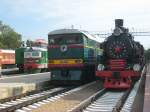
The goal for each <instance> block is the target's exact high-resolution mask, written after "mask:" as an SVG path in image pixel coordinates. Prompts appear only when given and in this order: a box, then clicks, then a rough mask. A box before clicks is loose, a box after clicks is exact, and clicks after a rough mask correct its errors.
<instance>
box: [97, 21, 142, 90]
mask: <svg viewBox="0 0 150 112" xmlns="http://www.w3.org/2000/svg"><path fill="white" fill-rule="evenodd" d="M101 48H103V50H104V55H103V61H101V62H99V64H98V66H97V71H96V76H97V77H100V78H101V79H103V80H104V88H129V87H130V86H131V85H132V82H134V81H135V80H137V79H138V78H139V77H140V72H141V69H142V67H143V65H144V48H143V46H142V45H141V44H140V43H139V42H136V41H134V37H133V36H132V35H131V34H130V33H129V30H128V29H127V28H125V27H123V20H122V19H116V20H115V29H114V31H113V33H112V35H110V36H109V37H107V38H106V40H105V41H104V42H103V43H102V44H101Z"/></svg>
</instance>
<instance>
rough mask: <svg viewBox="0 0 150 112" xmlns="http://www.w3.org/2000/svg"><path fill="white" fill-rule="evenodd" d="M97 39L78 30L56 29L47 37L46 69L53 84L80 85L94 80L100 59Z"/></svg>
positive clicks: (100, 52)
mask: <svg viewBox="0 0 150 112" xmlns="http://www.w3.org/2000/svg"><path fill="white" fill-rule="evenodd" d="M99 45H100V41H99V39H98V38H96V37H94V36H93V35H91V34H89V33H88V32H86V31H80V30H78V29H59V30H55V31H52V32H50V33H49V34H48V68H49V70H50V72H51V80H52V82H54V83H55V84H60V83H61V84H68V83H69V84H70V83H74V82H75V84H77V82H78V83H82V82H86V81H90V80H93V79H95V67H96V64H97V62H98V60H101V56H102V53H103V51H102V49H100V48H99Z"/></svg>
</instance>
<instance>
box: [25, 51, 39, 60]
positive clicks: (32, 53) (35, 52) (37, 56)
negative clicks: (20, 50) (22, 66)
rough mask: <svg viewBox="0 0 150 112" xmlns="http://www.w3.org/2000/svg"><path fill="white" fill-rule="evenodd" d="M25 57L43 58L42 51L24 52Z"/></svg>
mask: <svg viewBox="0 0 150 112" xmlns="http://www.w3.org/2000/svg"><path fill="white" fill-rule="evenodd" d="M24 58H41V52H40V51H32V52H24Z"/></svg>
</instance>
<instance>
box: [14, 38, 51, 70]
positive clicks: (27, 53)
mask: <svg viewBox="0 0 150 112" xmlns="http://www.w3.org/2000/svg"><path fill="white" fill-rule="evenodd" d="M15 54H16V64H17V66H18V68H19V70H20V72H24V73H38V72H44V71H47V68H48V67H47V64H48V54H47V43H46V42H45V41H44V40H43V39H38V40H36V41H34V42H33V43H32V45H31V47H24V48H18V49H16V53H15Z"/></svg>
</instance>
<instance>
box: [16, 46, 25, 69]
mask: <svg viewBox="0 0 150 112" xmlns="http://www.w3.org/2000/svg"><path fill="white" fill-rule="evenodd" d="M25 49H26V48H17V49H16V50H15V61H16V62H15V63H16V65H17V67H18V68H19V72H24V51H25Z"/></svg>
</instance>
